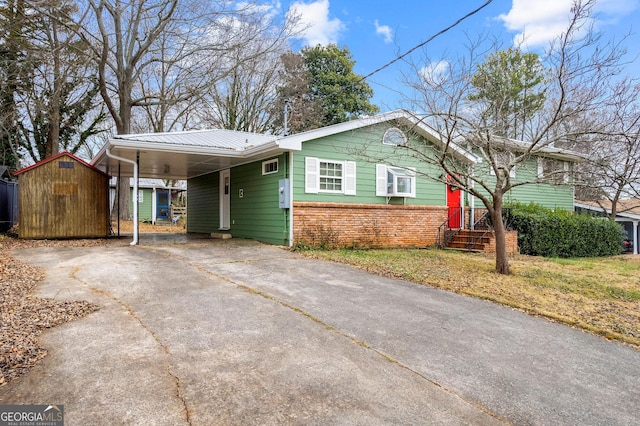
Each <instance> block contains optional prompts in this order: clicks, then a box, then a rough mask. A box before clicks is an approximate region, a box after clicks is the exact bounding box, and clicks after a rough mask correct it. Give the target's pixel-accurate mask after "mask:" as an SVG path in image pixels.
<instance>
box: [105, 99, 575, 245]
mask: <svg viewBox="0 0 640 426" xmlns="http://www.w3.org/2000/svg"><path fill="white" fill-rule="evenodd" d="M407 126H409V127H411V128H412V136H409V135H405V133H403V131H402V130H401V129H403V128H406V127H407ZM407 137H409V138H419V139H422V140H423V141H426V144H423V146H424V147H425V148H424V154H425V155H431V154H432V153H433V149H434V148H436V147H439V145H440V144H441V143H442V141H441V140H440V138H439V137H438V134H437V133H436V132H435V131H434V130H433V129H432V128H431V127H429V126H427V125H425V124H424V123H423V122H422V121H421V120H418V119H417V118H416V117H415V116H414V115H412V114H410V113H408V112H406V111H394V112H390V113H385V114H380V115H377V116H374V117H367V118H362V119H358V120H353V121H349V122H346V123H341V124H336V125H333V126H328V127H324V128H320V129H315V130H311V131H307V132H304V133H299V134H295V135H291V136H286V137H278V136H272V135H260V134H252V133H244V132H235V131H228V130H210V131H197V132H177V133H164V134H157V133H154V134H145V135H119V136H117V137H115V138H112V139H110V140H109V142H108V144H107V145H105V147H103V149H102V150H101V151H100V152H99V153H98V155H97V156H96V157H95V158H94V161H93V164H95V165H96V166H98V167H100V168H101V169H103V170H106V171H109V172H110V173H114V171H115V170H117V168H118V165H119V162H120V166H121V167H122V170H123V173H133V172H134V170H133V167H132V166H131V165H130V164H133V163H134V160H135V159H136V153H140V154H139V162H140V175H141V176H147V177H155V178H158V177H162V176H163V175H164V176H167V177H170V178H175V179H186V180H187V186H188V192H189V197H188V200H187V207H188V211H189V215H188V219H187V231H188V232H196V233H230V234H232V235H233V236H237V237H242V238H252V239H256V240H260V241H264V242H268V243H273V244H279V245H292V244H296V243H302V244H304V243H315V244H317V243H326V244H332V245H334V244H337V245H366V246H415V247H424V246H429V245H433V244H435V242H436V239H437V234H438V228H439V227H441V226H443V225H447V224H448V226H449V227H451V228H460V227H465V226H468V224H467V225H465V223H464V222H465V221H463V220H462V218H463V217H465V216H464V213H463V212H465V211H467V210H469V209H470V208H471V207H473V206H474V205H475V203H476V200H474V199H473V197H469V196H468V194H466V193H463V192H462V191H460V190H457V188H455V187H451V186H448V185H446V184H444V183H442V182H441V181H438V179H437V178H438V177H440V176H442V171H441V170H440V169H439V168H438V167H436V166H433V165H428V164H426V163H424V162H419V161H417V160H416V159H412V158H408V157H405V158H400V159H398V158H397V153H398V150H397V145H399V144H403V143H405V141H406V140H407ZM452 148H453V151H454V152H455V158H456V161H459V162H460V163H462V164H469V165H477V166H478V169H481V168H482V165H481V164H478V163H479V159H478V157H476V156H475V155H473V154H472V153H470V152H468V151H467V150H465V149H463V148H462V147H460V146H453V147H452ZM363 152H366V157H367V158H368V159H367V160H364V159H363V158H364V156H363V155H362V153H363ZM109 155H111V156H109ZM548 155H550V156H551V157H553V158H555V159H556V160H563V161H564V160H566V161H572V157H570V156H568V157H566V158H565V157H563V156H562V153H560V152H555V151H554V150H550V152H549V153H548ZM394 156H395V157H396V158H394ZM371 158H376V159H377V160H376V161H374V160H371ZM391 158H394V160H393V161H391V160H390V159H391ZM118 159H120V160H118ZM122 160H126V161H122ZM532 161H533V166H532V167H533V173H537V172H538V165H537V162H536V160H535V159H534V160H532ZM518 173H520V172H518ZM521 173H522V175H523V176H524V175H525V174H526V173H529V171H526V168H523V170H522V172H521ZM428 176H432V177H434V179H431V178H429V177H428ZM516 196H517V197H518V200H519V201H522V202H525V203H529V202H531V201H535V202H538V203H540V204H542V205H545V206H548V207H555V208H558V207H561V208H567V209H572V206H573V204H572V202H573V186H572V185H570V184H569V183H568V182H567V183H566V184H563V185H560V186H558V187H552V186H550V185H530V187H526V186H523V187H521V188H519V189H517V190H514V194H513V197H516ZM480 207H481V206H480ZM456 209H459V211H460V217H459V219H458V220H457V221H456V220H454V221H453V222H452V221H451V218H450V212H451V211H455V210H456ZM448 218H449V222H448V223H447V220H448Z"/></svg>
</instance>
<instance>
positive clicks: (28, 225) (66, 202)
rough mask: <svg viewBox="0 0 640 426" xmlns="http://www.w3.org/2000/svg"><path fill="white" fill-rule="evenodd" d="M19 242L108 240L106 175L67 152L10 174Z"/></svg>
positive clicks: (107, 189)
mask: <svg viewBox="0 0 640 426" xmlns="http://www.w3.org/2000/svg"><path fill="white" fill-rule="evenodd" d="M14 175H17V176H18V179H19V186H18V188H19V208H18V211H19V214H18V224H19V230H18V234H19V236H20V238H33V239H54V238H102V237H107V236H109V229H110V226H109V175H107V174H106V173H104V172H102V171H101V170H99V169H97V168H95V167H93V166H91V165H90V164H88V163H86V162H85V161H83V160H81V159H80V158H78V157H76V156H75V155H73V154H71V153H69V152H62V153H60V154H58V155H55V156H53V157H49V158H47V159H45V160H42V161H40V162H39V163H36V164H34V165H32V166H29V167H26V168H24V169H21V170H18V171H17V172H15V173H14Z"/></svg>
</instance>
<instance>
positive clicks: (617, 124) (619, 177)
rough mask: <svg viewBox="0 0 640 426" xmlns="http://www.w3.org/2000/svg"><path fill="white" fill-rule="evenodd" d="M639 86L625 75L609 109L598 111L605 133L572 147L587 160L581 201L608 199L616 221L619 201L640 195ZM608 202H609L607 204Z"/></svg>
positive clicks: (583, 165)
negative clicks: (604, 126)
mask: <svg viewBox="0 0 640 426" xmlns="http://www.w3.org/2000/svg"><path fill="white" fill-rule="evenodd" d="M639 99H640V85H639V84H638V82H637V81H636V80H634V79H630V78H626V79H623V80H622V81H620V82H619V83H617V84H616V85H615V86H614V87H613V89H612V92H611V101H610V104H609V105H608V106H607V108H603V109H602V110H600V111H597V112H596V113H597V114H598V120H600V121H602V122H603V123H605V124H606V132H605V133H604V134H602V135H591V136H590V137H588V138H587V140H586V141H585V140H577V141H575V142H574V143H573V144H571V146H570V148H571V149H573V150H576V151H580V152H584V154H585V157H586V158H588V161H586V162H585V163H583V164H581V166H580V167H579V170H578V172H579V174H580V179H579V183H580V186H579V187H578V190H577V196H578V197H580V198H579V199H581V200H595V201H599V202H600V201H602V200H605V201H606V203H604V204H602V203H601V207H603V208H604V207H606V209H605V211H606V210H608V209H609V208H610V209H611V212H610V214H609V218H610V219H611V220H615V217H616V214H617V213H618V212H619V211H620V210H619V208H618V205H619V201H620V200H622V199H625V198H629V197H638V196H640V103H639ZM605 204H606V205H605Z"/></svg>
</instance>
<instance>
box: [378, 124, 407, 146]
mask: <svg viewBox="0 0 640 426" xmlns="http://www.w3.org/2000/svg"><path fill="white" fill-rule="evenodd" d="M382 143H383V144H385V145H395V146H399V145H406V143H407V137H406V136H405V134H404V133H403V132H402V130H400V129H398V128H397V127H391V128H389V129H387V131H386V132H384V136H382Z"/></svg>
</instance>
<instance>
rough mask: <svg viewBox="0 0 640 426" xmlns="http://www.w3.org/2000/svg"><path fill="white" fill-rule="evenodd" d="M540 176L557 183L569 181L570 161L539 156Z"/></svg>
mask: <svg viewBox="0 0 640 426" xmlns="http://www.w3.org/2000/svg"><path fill="white" fill-rule="evenodd" d="M538 178H539V179H540V180H542V181H544V182H547V183H551V184H556V185H559V184H566V183H569V163H568V162H566V161H561V160H553V159H551V158H538Z"/></svg>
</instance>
